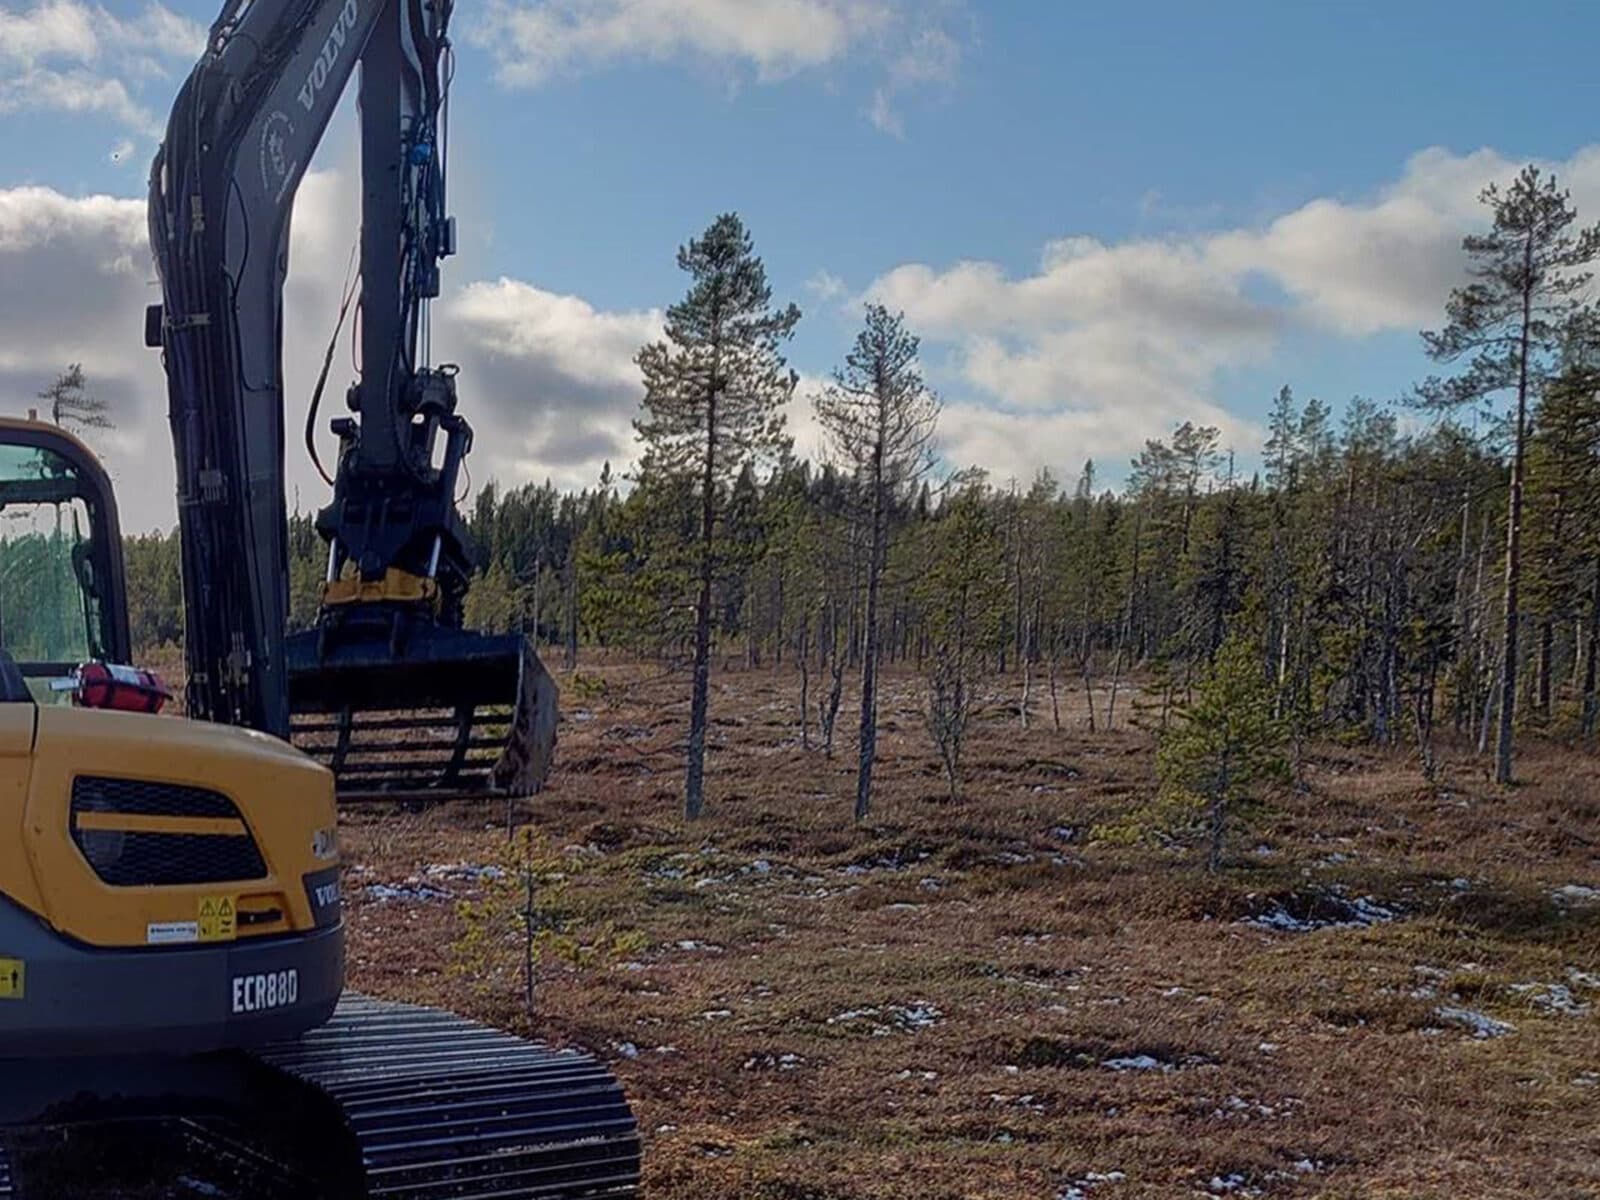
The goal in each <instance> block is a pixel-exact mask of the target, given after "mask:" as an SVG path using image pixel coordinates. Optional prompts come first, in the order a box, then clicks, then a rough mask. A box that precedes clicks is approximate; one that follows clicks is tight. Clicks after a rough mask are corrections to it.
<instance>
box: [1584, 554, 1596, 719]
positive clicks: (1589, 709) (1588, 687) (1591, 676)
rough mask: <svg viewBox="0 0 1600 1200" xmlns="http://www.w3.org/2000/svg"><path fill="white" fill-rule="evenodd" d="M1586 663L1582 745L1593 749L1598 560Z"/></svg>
mask: <svg viewBox="0 0 1600 1200" xmlns="http://www.w3.org/2000/svg"><path fill="white" fill-rule="evenodd" d="M1586 657H1587V658H1588V663H1587V664H1586V665H1585V667H1584V671H1583V744H1584V745H1585V746H1587V747H1588V748H1589V749H1590V750H1593V749H1594V742H1595V724H1596V718H1597V717H1600V703H1597V700H1596V695H1595V682H1596V679H1595V676H1596V669H1597V667H1600V560H1596V562H1595V570H1594V592H1593V594H1592V596H1591V597H1590V602H1589V649H1588V652H1587V655H1586Z"/></svg>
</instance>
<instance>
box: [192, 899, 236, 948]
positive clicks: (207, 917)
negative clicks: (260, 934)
mask: <svg viewBox="0 0 1600 1200" xmlns="http://www.w3.org/2000/svg"><path fill="white" fill-rule="evenodd" d="M238 907H239V898H238V897H237V896H202V897H200V921H199V927H200V940H201V941H202V942H231V941H233V940H234V938H236V937H238V936H239V926H238Z"/></svg>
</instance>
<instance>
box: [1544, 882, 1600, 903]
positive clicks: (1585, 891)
mask: <svg viewBox="0 0 1600 1200" xmlns="http://www.w3.org/2000/svg"><path fill="white" fill-rule="evenodd" d="M1550 899H1552V900H1554V901H1555V902H1556V903H1557V904H1559V905H1561V906H1562V907H1563V908H1588V907H1589V906H1590V905H1593V904H1600V888H1592V887H1585V886H1584V885H1583V884H1581V883H1569V884H1567V885H1566V886H1565V887H1558V888H1557V889H1556V890H1555V891H1553V892H1551V893H1550Z"/></svg>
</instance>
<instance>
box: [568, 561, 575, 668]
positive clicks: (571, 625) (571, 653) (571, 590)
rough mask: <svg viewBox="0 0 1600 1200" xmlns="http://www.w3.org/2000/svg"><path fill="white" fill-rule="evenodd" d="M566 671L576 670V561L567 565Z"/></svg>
mask: <svg viewBox="0 0 1600 1200" xmlns="http://www.w3.org/2000/svg"><path fill="white" fill-rule="evenodd" d="M565 624H566V627H567V670H569V671H575V670H577V669H578V560H577V559H576V558H571V560H570V561H569V562H568V563H567V619H566V622H565Z"/></svg>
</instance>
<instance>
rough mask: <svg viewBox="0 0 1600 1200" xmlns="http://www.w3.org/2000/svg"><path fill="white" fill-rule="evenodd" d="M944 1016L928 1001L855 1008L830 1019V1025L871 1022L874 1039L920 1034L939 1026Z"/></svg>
mask: <svg viewBox="0 0 1600 1200" xmlns="http://www.w3.org/2000/svg"><path fill="white" fill-rule="evenodd" d="M943 1016H944V1014H943V1013H942V1012H940V1011H939V1010H938V1009H937V1008H935V1007H934V1006H933V1005H931V1004H929V1003H927V1002H926V1001H917V1002H915V1003H912V1004H891V1005H888V1006H887V1007H885V1008H853V1009H848V1010H846V1011H845V1012H842V1013H838V1014H836V1015H834V1016H831V1017H829V1018H828V1021H827V1023H828V1024H829V1025H848V1024H851V1023H854V1022H858V1021H864V1022H870V1023H871V1030H872V1036H873V1037H888V1036H889V1035H891V1034H894V1033H920V1032H921V1031H922V1030H924V1029H931V1028H932V1027H933V1026H935V1025H937V1024H938V1023H939V1021H940V1020H941V1019H942V1018H943Z"/></svg>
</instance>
